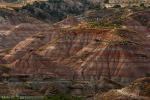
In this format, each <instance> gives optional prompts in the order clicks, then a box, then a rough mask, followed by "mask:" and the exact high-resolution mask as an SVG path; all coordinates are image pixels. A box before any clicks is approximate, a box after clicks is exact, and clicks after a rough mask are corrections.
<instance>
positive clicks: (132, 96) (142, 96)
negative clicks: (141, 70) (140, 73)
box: [94, 78, 150, 100]
mask: <svg viewBox="0 0 150 100" xmlns="http://www.w3.org/2000/svg"><path fill="white" fill-rule="evenodd" d="M149 86H150V78H142V79H138V80H136V81H134V82H133V83H132V84H131V85H129V86H128V87H125V88H122V89H118V90H111V91H109V92H106V93H103V94H97V96H95V99H94V100H149V99H150V95H149V92H150V88H149Z"/></svg>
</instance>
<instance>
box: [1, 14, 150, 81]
mask: <svg viewBox="0 0 150 100" xmlns="http://www.w3.org/2000/svg"><path fill="white" fill-rule="evenodd" d="M142 13H143V14H144V15H145V16H149V12H147V11H142V12H137V13H133V14H131V15H128V16H125V18H123V19H122V24H121V25H120V26H119V27H114V26H113V27H96V28H93V27H92V28H91V27H89V26H88V22H86V21H85V20H84V21H83V20H82V19H81V18H80V17H79V18H78V17H68V18H67V19H66V20H63V21H61V22H59V23H56V24H54V25H53V26H52V27H51V29H49V28H47V27H46V26H43V24H42V25H41V27H44V28H43V29H42V28H41V27H39V28H38V29H39V30H37V31H39V34H35V35H34V36H33V35H31V36H28V37H26V38H24V40H22V41H21V42H20V43H18V44H17V45H14V47H13V49H11V50H9V52H7V54H5V55H4V57H3V59H5V60H6V61H7V63H9V64H8V66H9V67H10V68H12V71H11V72H10V74H16V73H18V74H48V75H52V76H55V77H58V78H66V79H83V80H92V79H94V80H99V79H100V78H102V77H107V78H109V79H113V80H117V81H120V82H122V83H124V84H126V83H128V82H130V81H132V80H134V79H136V78H139V77H143V76H145V75H146V74H149V71H150V67H149V64H150V62H149V60H150V55H149V50H150V49H149V45H150V44H149V41H150V40H149V38H148V37H147V35H148V33H147V32H148V31H147V32H144V31H143V32H141V31H138V30H136V29H134V28H133V27H131V28H128V27H130V26H131V25H130V24H129V23H126V22H128V21H129V20H130V19H132V23H135V25H140V26H142V27H146V28H148V27H147V25H146V26H145V25H143V24H142V23H141V21H140V20H139V19H137V18H135V17H134V16H137V15H142ZM115 14H117V13H115ZM122 15H123V14H122ZM105 17H106V16H105ZM111 17H112V18H111ZM113 18H116V16H115V15H113V16H112V15H107V18H106V20H108V21H110V23H112V22H113V21H114V20H113ZM117 18H118V17H117ZM136 19H137V20H138V21H136ZM119 20H120V19H119ZM115 21H116V20H115ZM104 22H105V20H104ZM147 22H149V19H148V20H147ZM39 25H40V24H38V26H39ZM111 25H112V24H111ZM83 26H84V27H83ZM124 26H125V27H124ZM45 28H46V29H45ZM34 29H36V28H34ZM144 30H145V29H144ZM145 44H146V45H147V46H145ZM22 69H23V70H22Z"/></svg>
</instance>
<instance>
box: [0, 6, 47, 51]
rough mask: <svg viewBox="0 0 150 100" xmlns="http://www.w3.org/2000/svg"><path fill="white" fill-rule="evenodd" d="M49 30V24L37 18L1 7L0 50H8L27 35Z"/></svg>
mask: <svg viewBox="0 0 150 100" xmlns="http://www.w3.org/2000/svg"><path fill="white" fill-rule="evenodd" d="M48 31H49V25H47V24H45V23H42V22H40V21H39V20H37V19H34V18H31V17H28V16H23V15H22V14H19V13H16V12H14V11H10V10H7V9H0V51H6V52H8V51H9V50H11V48H12V47H14V46H15V45H16V44H17V43H18V42H20V41H22V40H24V39H26V38H27V37H30V36H32V35H34V34H36V33H40V32H43V33H47V32H48Z"/></svg>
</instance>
